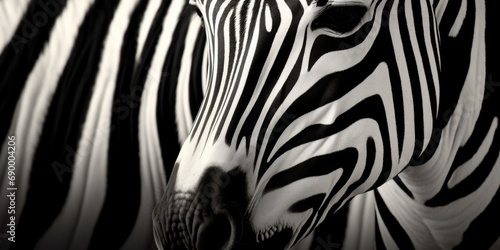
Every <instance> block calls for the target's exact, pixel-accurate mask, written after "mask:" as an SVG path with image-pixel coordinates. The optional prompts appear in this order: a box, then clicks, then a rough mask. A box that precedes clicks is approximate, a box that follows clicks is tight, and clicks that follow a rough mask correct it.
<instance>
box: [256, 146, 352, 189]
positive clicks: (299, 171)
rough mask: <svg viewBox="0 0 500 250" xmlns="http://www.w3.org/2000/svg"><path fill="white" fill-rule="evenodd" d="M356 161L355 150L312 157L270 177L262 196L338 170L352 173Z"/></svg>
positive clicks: (348, 149) (350, 149) (349, 149)
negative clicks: (297, 182)
mask: <svg viewBox="0 0 500 250" xmlns="http://www.w3.org/2000/svg"><path fill="white" fill-rule="evenodd" d="M357 161H358V151H357V150H356V149H355V148H347V149H344V150H342V151H338V152H333V153H330V154H326V155H320V156H316V157H312V158H310V159H308V160H306V161H304V162H301V163H299V164H297V165H295V166H293V167H291V168H289V169H287V170H283V171H281V172H279V173H277V174H275V175H274V176H273V177H271V179H270V180H269V182H268V183H267V185H266V187H265V188H264V191H263V195H265V194H267V193H269V192H271V191H273V190H276V189H278V188H282V187H284V186H286V185H290V184H291V183H293V182H296V181H300V180H302V179H305V178H308V177H316V176H323V175H328V174H330V173H332V172H333V171H335V170H337V169H339V168H342V169H344V170H345V172H352V170H353V169H354V167H355V166H356V162H357Z"/></svg>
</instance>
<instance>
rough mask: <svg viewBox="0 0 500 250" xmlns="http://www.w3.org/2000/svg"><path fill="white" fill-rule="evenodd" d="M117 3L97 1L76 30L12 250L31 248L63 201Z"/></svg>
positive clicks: (36, 159)
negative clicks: (75, 37) (74, 40)
mask: <svg viewBox="0 0 500 250" xmlns="http://www.w3.org/2000/svg"><path fill="white" fill-rule="evenodd" d="M117 4H118V1H116V0H115V1H98V2H95V3H94V4H93V5H92V6H91V8H90V9H89V11H88V13H87V15H86V17H85V20H84V22H83V24H82V25H81V27H80V29H79V32H78V36H77V39H76V42H75V45H74V47H73V49H72V51H71V54H70V57H69V60H68V62H67V65H66V68H65V69H64V72H63V74H62V75H61V78H60V81H59V82H58V85H57V89H56V91H55V94H54V97H53V100H52V103H51V104H50V108H49V110H48V115H47V118H46V120H45V124H44V127H43V130H42V135H41V137H40V143H39V145H38V148H37V151H36V153H35V158H34V161H33V169H32V172H31V176H30V182H29V183H30V184H29V185H30V187H29V190H28V193H27V197H26V204H25V207H24V210H23V216H22V217H21V219H20V222H19V227H18V228H17V232H16V233H18V235H19V236H18V237H19V241H17V237H16V241H17V242H16V243H18V244H15V245H14V249H16V248H17V249H32V248H33V247H34V245H35V243H36V241H37V240H38V239H39V238H40V237H41V236H42V235H43V233H44V232H45V231H46V230H47V229H48V227H49V226H50V225H51V223H52V222H53V221H54V219H55V218H56V216H57V215H58V214H59V213H60V211H61V209H62V207H63V205H64V203H65V201H66V198H67V197H66V196H67V194H68V191H69V185H70V182H71V179H72V178H73V176H72V168H73V165H74V161H75V159H76V153H75V152H76V151H77V149H78V142H79V139H80V136H81V129H82V125H83V124H84V122H85V117H86V112H87V109H88V104H89V101H90V98H91V95H92V88H93V86H94V83H95V77H96V75H97V72H98V65H99V61H100V60H101V52H102V49H103V44H104V41H105V37H106V35H107V33H108V28H109V24H110V22H111V19H112V18H113V16H114V11H115V9H116V6H117ZM83 153H85V152H83ZM103 167H104V166H103ZM47 192H49V193H50V195H47ZM49 200H50V202H48V201H49ZM16 236H17V235H16Z"/></svg>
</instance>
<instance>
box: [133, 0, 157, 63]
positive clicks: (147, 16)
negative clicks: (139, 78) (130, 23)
mask: <svg viewBox="0 0 500 250" xmlns="http://www.w3.org/2000/svg"><path fill="white" fill-rule="evenodd" d="M161 2H162V1H161V0H149V2H148V6H147V8H146V12H144V16H143V21H142V22H141V25H140V29H139V38H138V39H137V52H136V55H135V61H136V63H138V62H139V59H140V56H141V54H142V51H143V48H144V43H145V42H146V38H147V36H148V34H149V33H150V31H151V25H152V24H153V20H154V17H155V16H156V14H157V12H158V11H159V8H160V5H161Z"/></svg>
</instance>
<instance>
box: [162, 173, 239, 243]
mask: <svg viewBox="0 0 500 250" xmlns="http://www.w3.org/2000/svg"><path fill="white" fill-rule="evenodd" d="M174 179H175V178H171V181H172V180H174ZM242 180H243V181H242ZM244 180H245V178H244V175H242V172H240V171H237V172H231V173H226V172H224V171H222V170H220V169H219V168H216V167H211V168H209V169H208V170H207V171H206V172H205V174H204V175H203V177H202V178H201V179H200V182H199V185H198V187H197V188H196V190H194V191H192V192H177V191H175V190H173V188H172V187H174V186H175V185H173V183H169V187H167V192H166V194H165V195H164V197H163V198H162V200H161V201H160V203H159V204H158V205H157V206H156V207H155V209H154V211H153V216H154V233H155V241H156V244H157V246H158V247H159V248H160V249H176V250H181V249H197V250H204V249H207V250H208V249H213V250H215V249H231V248H233V246H234V245H235V244H236V242H238V241H239V240H240V239H241V235H242V231H243V229H242V228H243V212H242V211H245V209H246V204H247V201H246V193H245V188H246V186H245V185H246V184H245V181H244Z"/></svg>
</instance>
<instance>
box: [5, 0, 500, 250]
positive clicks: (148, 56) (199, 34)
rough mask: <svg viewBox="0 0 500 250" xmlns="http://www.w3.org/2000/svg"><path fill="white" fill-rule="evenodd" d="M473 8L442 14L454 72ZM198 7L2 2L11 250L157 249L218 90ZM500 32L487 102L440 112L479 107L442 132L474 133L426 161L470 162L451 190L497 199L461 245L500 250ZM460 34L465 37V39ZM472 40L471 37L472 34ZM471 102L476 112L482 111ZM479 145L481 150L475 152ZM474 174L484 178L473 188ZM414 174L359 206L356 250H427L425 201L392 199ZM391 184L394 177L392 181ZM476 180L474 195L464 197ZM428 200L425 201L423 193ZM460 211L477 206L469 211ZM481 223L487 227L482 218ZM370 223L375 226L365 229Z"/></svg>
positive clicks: (459, 94) (463, 97)
mask: <svg viewBox="0 0 500 250" xmlns="http://www.w3.org/2000/svg"><path fill="white" fill-rule="evenodd" d="M221 2H222V1H221ZM318 2H319V1H318ZM470 2H473V1H462V3H463V4H462V5H460V4H457V2H455V3H453V4H457V5H451V3H448V1H433V4H434V5H436V6H437V5H442V6H447V4H449V7H447V8H444V7H443V11H444V9H449V14H447V15H444V17H443V20H442V21H441V23H442V24H441V26H442V29H443V30H446V29H449V30H451V31H450V33H449V38H448V35H447V34H445V33H442V34H441V37H440V41H441V44H444V45H446V46H450V47H443V48H441V49H442V51H441V54H442V59H441V60H443V62H442V64H443V65H445V62H444V61H447V62H449V61H453V60H455V59H454V58H452V57H450V56H451V54H453V53H457V51H460V50H464V51H468V50H470V48H468V47H467V45H470V44H462V43H461V42H460V39H457V40H458V41H459V42H456V43H455V42H454V41H455V40H454V39H453V38H456V37H457V35H456V34H462V33H460V32H457V29H458V28H454V27H455V26H456V25H455V26H453V24H455V23H459V22H458V21H456V20H462V19H460V18H455V17H456V16H458V17H461V16H462V17H463V16H464V15H466V13H467V15H469V13H471V11H466V12H464V8H465V7H464V5H465V3H470ZM478 2H480V1H478ZM490 2H491V1H490ZM490 2H488V4H487V5H486V7H484V5H481V6H483V8H484V9H485V11H486V13H487V15H486V21H485V22H486V24H490V23H498V18H497V17H496V15H494V14H489V13H495V12H494V11H495V10H498V8H496V6H494V3H492V4H491V5H490ZM188 4H189V3H188V1H187V0H172V1H159V0H130V1H117V0H110V1H92V0H85V1H83V0H79V1H76V0H73V1H72V0H45V1H34V0H33V1H28V0H19V1H10V0H4V1H2V2H0V29H1V30H0V32H1V33H0V48H2V50H1V52H2V53H1V55H0V115H1V119H2V121H1V123H0V132H1V134H0V136H1V137H0V138H2V140H3V141H2V149H1V154H0V159H2V160H0V170H1V172H0V183H1V189H0V195H1V197H2V199H0V209H1V210H0V212H1V213H3V214H2V216H0V223H1V224H0V225H2V227H3V225H6V224H8V223H9V221H10V218H9V216H5V215H6V214H5V213H4V211H8V210H9V208H8V207H9V206H10V205H9V200H8V199H3V198H4V197H6V196H7V195H8V194H9V192H10V191H9V190H8V189H7V188H8V186H9V181H8V180H9V179H8V171H7V169H8V164H7V160H4V159H7V158H8V156H9V153H8V152H9V150H8V143H7V142H8V141H9V137H12V136H14V137H15V143H16V148H15V157H16V169H15V187H16V188H17V190H16V192H15V193H16V200H15V201H16V202H15V218H16V220H15V223H16V230H15V236H16V237H15V241H16V242H15V243H13V244H11V242H10V241H9V240H7V237H8V236H10V235H8V234H3V233H4V232H7V231H8V229H7V227H6V228H5V231H3V230H2V231H0V240H1V242H0V246H1V247H4V246H9V245H10V247H11V249H32V248H35V249H95V248H108V249H118V248H121V249H148V248H149V247H150V245H151V242H152V235H153V231H152V227H153V225H152V221H151V211H152V209H153V206H154V205H155V204H157V203H158V202H159V201H160V197H161V195H162V194H163V192H164V191H165V187H166V185H167V180H168V178H169V177H170V173H171V171H172V167H173V166H174V162H175V160H176V157H177V154H178V152H179V149H180V145H181V143H182V142H183V141H184V140H185V139H186V138H187V137H188V135H189V130H190V129H191V127H192V125H193V121H194V116H195V115H196V114H197V113H198V108H199V107H200V105H201V103H202V99H203V93H205V92H206V90H207V88H208V87H207V86H206V85H207V82H208V80H207V79H206V78H207V75H209V72H208V71H209V68H208V67H207V65H208V60H209V59H208V58H207V54H208V48H207V47H206V46H205V45H206V37H205V33H204V29H205V28H204V27H203V25H202V21H201V19H200V18H198V17H196V16H195V15H194V14H193V13H192V12H191V11H188V10H186V9H187V8H188ZM380 6H382V5H380ZM465 6H468V5H465ZM446 13H448V10H447V11H446ZM472 13H481V12H480V11H477V12H472ZM441 14H442V13H441ZM416 16H418V15H416ZM477 19H481V18H476V19H474V20H472V21H471V19H470V18H463V20H464V23H465V25H463V27H469V26H470V25H471V24H470V23H472V24H474V23H476V22H481V21H477ZM467 21H468V22H469V23H468V22H467ZM483 22H484V20H483ZM491 30H495V28H494V27H491V26H488V25H486V29H485V33H486V34H487V36H486V37H487V41H488V43H487V44H486V49H487V53H486V55H483V56H485V60H486V61H487V64H486V68H484V69H483V70H484V72H483V73H482V74H480V75H477V76H476V77H477V78H478V79H479V80H477V81H478V82H479V83H480V84H478V86H479V87H478V90H479V92H477V93H481V90H482V92H483V95H481V96H472V98H471V97H468V96H467V94H471V93H467V92H465V91H463V90H462V89H466V90H467V88H447V89H446V90H447V91H449V92H447V93H446V95H444V94H443V95H442V96H444V97H443V100H441V104H440V106H442V107H448V108H449V109H443V110H442V111H441V112H442V113H443V114H442V115H446V116H447V117H448V118H450V117H460V116H461V114H456V110H457V107H459V108H463V107H469V108H470V109H462V110H463V111H464V112H465V111H467V114H468V115H469V114H470V115H471V116H473V117H474V118H475V119H474V122H473V123H471V124H468V125H467V126H468V127H467V126H465V127H463V128H462V126H464V125H462V124H460V123H450V120H452V119H447V120H443V121H441V122H442V124H438V125H437V127H439V128H448V127H454V128H460V129H461V130H463V131H461V132H460V133H457V134H451V135H449V136H456V135H461V136H463V138H462V139H463V140H464V143H463V144H462V145H449V144H447V143H446V140H444V139H442V138H443V136H442V131H439V133H438V132H436V133H435V134H434V133H433V134H431V136H430V138H431V139H432V140H430V141H431V142H434V143H435V144H434V145H433V146H435V148H434V149H431V148H428V149H429V151H426V152H424V153H423V154H424V155H427V156H428V158H429V159H425V162H428V161H430V160H431V161H432V159H433V157H432V156H434V155H438V154H440V153H442V152H445V151H446V150H445V149H447V148H450V149H453V150H451V151H450V152H454V153H453V154H457V155H459V157H457V158H456V160H455V161H453V162H439V164H443V165H446V166H448V167H449V168H451V169H453V170H455V169H461V170H459V171H462V172H458V174H456V175H454V176H452V174H453V171H450V172H449V174H448V175H446V174H445V175H444V177H443V178H444V181H446V182H448V183H451V184H449V186H450V187H458V188H459V189H460V190H462V189H466V193H471V192H474V193H479V194H483V195H484V196H481V197H484V198H483V200H477V202H479V203H481V204H485V205H484V206H481V207H479V206H478V208H477V211H475V212H474V213H473V216H474V217H473V218H468V220H472V223H471V224H470V227H468V228H460V229H457V230H459V231H460V232H461V233H464V235H465V236H464V241H463V242H461V244H462V246H464V247H466V246H474V245H476V244H477V245H479V246H484V247H492V248H493V249H496V248H498V246H499V245H500V243H499V242H498V235H499V234H500V233H499V232H498V227H495V226H494V227H493V228H494V229H496V231H495V230H493V231H491V232H488V233H483V231H481V230H478V229H477V228H478V227H481V226H483V225H484V224H485V223H487V222H490V223H492V224H493V225H495V223H498V221H499V219H498V215H497V212H496V211H498V207H499V204H498V203H499V198H498V193H499V192H498V185H499V183H498V181H497V180H498V179H500V178H499V177H498V173H497V172H498V171H496V172H495V171H494V170H498V169H499V168H498V164H496V162H495V160H496V159H497V158H498V151H499V150H498V149H499V143H498V139H497V136H498V135H497V128H496V127H497V125H496V124H497V120H496V119H497V118H496V117H498V115H499V114H498V113H499V112H498V108H496V107H498V100H499V98H498V97H497V96H498V93H497V91H496V90H497V87H498V84H497V82H496V80H497V79H498V78H497V76H496V75H495V74H496V70H497V69H498V63H497V62H496V61H495V58H498V57H497V56H498V50H497V49H496V47H495V45H496V44H498V42H497V41H496V40H495V38H494V37H493V36H492V35H490V34H494V32H492V31H491ZM452 31H455V32H456V33H455V36H453V34H452V33H453V32H452ZM466 36H471V34H468V33H466ZM458 37H459V38H460V36H458ZM447 39H448V40H447ZM444 45H443V46H444ZM476 56H477V55H475V54H472V56H471V58H468V57H467V58H466V59H465V61H471V62H476V61H475V57H476ZM470 67H472V66H471V65H467V66H465V67H462V68H460V69H461V70H458V69H459V68H453V67H451V66H450V67H449V68H443V70H442V71H443V75H444V74H446V77H444V76H443V78H444V79H447V78H448V77H451V79H452V80H450V82H449V83H448V84H449V85H453V84H458V85H459V86H460V85H465V86H467V85H466V84H464V82H465V83H467V82H470V81H474V79H470V78H467V79H465V78H464V76H463V74H459V73H465V72H468V71H467V69H469V68H470ZM461 71H463V72H461ZM471 77H474V75H473V76H471ZM449 87H450V86H449ZM475 97H478V99H480V100H483V101H482V103H481V104H480V105H478V104H477V103H476V102H474V101H476V99H474V98H475ZM468 101H471V102H473V104H474V105H471V106H469V104H471V103H469V102H468ZM484 107H486V108H484ZM446 111H449V112H448V113H446ZM454 114H455V115H454ZM444 131H445V132H447V131H449V130H446V129H445V130H444ZM445 138H446V137H445ZM468 138H471V139H470V140H465V139H468ZM443 141H444V142H443ZM465 142H467V143H465ZM443 148H445V149H443ZM438 150H439V151H438ZM441 150H444V151H441ZM446 152H448V151H446ZM476 152H480V154H476ZM482 153H484V154H482ZM486 156H487V157H486ZM434 158H436V157H434ZM483 159H484V162H486V163H485V164H482V165H479V166H478V165H474V164H472V165H471V164H466V163H469V162H472V163H475V162H483ZM486 159H488V160H486ZM419 160H423V159H419ZM415 163H419V164H415V165H421V163H420V162H415ZM423 166H426V165H425V164H424V165H423ZM429 166H431V165H430V164H429ZM462 166H466V167H462ZM467 166H469V167H467ZM493 166H495V168H493ZM469 173H475V174H472V175H470V176H471V178H465V176H467V175H468V174H469ZM406 174H408V175H410V174H411V168H410V169H408V170H406V171H405V172H404V174H403V175H402V176H401V177H396V179H394V181H389V182H387V183H386V184H385V185H384V186H382V187H380V188H379V190H378V191H377V192H370V193H368V194H366V195H361V196H358V197H357V198H355V199H354V200H353V201H352V202H351V204H352V205H351V208H352V209H351V211H350V213H349V221H350V223H349V226H348V230H347V231H346V234H347V235H346V239H347V240H346V241H345V243H344V246H345V248H347V249H353V248H364V247H365V246H364V245H363V244H364V243H363V242H364V241H361V242H359V239H363V240H366V239H372V238H377V239H376V240H375V239H374V240H373V242H376V243H377V244H378V247H382V245H386V247H387V248H394V247H396V246H397V247H399V248H406V247H408V246H411V245H412V244H415V245H417V243H418V242H419V240H425V239H426V237H421V238H418V237H417V236H415V234H413V232H411V230H410V229H412V228H411V226H410V228H408V225H405V224H404V223H398V221H400V222H405V220H404V219H402V218H401V216H403V217H405V216H407V215H408V214H405V212H404V211H399V210H397V208H396V206H395V205H396V204H397V203H401V202H404V203H408V204H409V203H411V202H412V200H418V199H419V196H418V195H419V194H417V193H414V192H412V193H411V194H412V195H407V196H401V194H400V193H395V194H394V193H391V191H384V190H394V189H393V188H392V189H391V187H392V186H398V187H402V186H409V188H411V186H412V185H413V186H419V185H421V184H420V183H418V180H417V181H416V182H415V183H408V181H407V179H405V175H406ZM428 174H429V175H430V176H434V175H436V176H437V175H439V173H434V172H429V173H428ZM389 175H391V176H390V177H392V173H391V174H389ZM389 175H388V176H385V177H386V178H388V177H389ZM440 176H441V175H440ZM422 178H423V179H425V178H427V177H426V176H424V177H422ZM464 180H465V181H466V182H464V184H462V183H461V181H464ZM422 181H423V180H422ZM488 181H489V182H492V183H489V182H488ZM483 183H486V184H483ZM495 185H496V188H495ZM491 187H493V188H491ZM429 188H432V187H429ZM401 190H404V189H403V188H401ZM411 190H412V191H413V190H415V189H411ZM455 190H456V189H453V188H450V191H447V190H446V189H445V188H444V186H443V190H440V192H438V195H439V196H436V197H437V198H435V199H434V200H430V201H429V203H427V204H426V205H428V206H429V208H432V207H440V205H442V204H440V202H443V199H442V197H451V198H450V199H452V200H455V199H458V198H460V197H457V196H456V194H455V193H454V191H455ZM467 190H469V191H467ZM426 191H427V190H426V189H422V193H425V192H426ZM412 196H413V197H412ZM408 199H409V200H408ZM374 200H376V201H377V203H376V204H377V205H375V202H374ZM445 200H446V199H445ZM462 200H466V199H462ZM475 201H476V200H475ZM490 201H491V202H490ZM433 202H436V203H433ZM445 202H446V201H445ZM448 202H450V201H448ZM385 203H387V204H386V205H385V206H384V204H385ZM460 207H463V205H457V208H460ZM452 211H454V213H451V212H452ZM448 213H449V216H460V211H459V210H456V208H451V209H449V208H446V207H445V209H443V210H442V211H438V212H437V214H436V216H438V217H442V216H444V215H446V214H448ZM477 214H481V216H478V217H476V215H477ZM361 215H362V216H361ZM363 216H364V217H363ZM356 217H363V219H362V220H360V219H353V218H356ZM365 217H366V218H365ZM373 218H377V221H378V224H381V222H380V221H383V225H384V226H382V227H377V228H379V229H378V230H373V232H371V230H370V229H368V228H375V227H373V225H372V224H374V222H372V221H373ZM336 221H338V220H335V221H334V222H336ZM334 222H333V223H334ZM325 225H329V223H325ZM2 229H3V228H2ZM380 230H382V231H380ZM324 231H325V232H324V234H325V235H323V236H319V237H318V238H313V241H314V242H313V244H316V246H313V247H312V248H311V249H319V248H318V247H321V246H322V242H324V241H325V240H327V239H329V237H330V236H331V235H332V231H331V228H329V227H326V229H325V230H324ZM365 231H369V232H368V233H367V234H368V235H370V236H366V237H365V235H363V234H362V233H360V232H365ZM407 231H408V232H407ZM427 233H428V232H427ZM478 233H479V234H485V235H486V240H485V241H481V242H469V241H471V240H473V239H474V237H475V236H477V234H478ZM341 234H343V232H342V233H341ZM424 234H425V233H424ZM424 236H425V235H424ZM426 236H428V235H426ZM159 243H161V242H159ZM357 244H361V245H357ZM458 244H460V242H458V243H457V245H458ZM334 246H335V247H338V245H334ZM417 246H418V245H417ZM441 247H444V248H447V246H443V245H441ZM2 249H3V248H2Z"/></svg>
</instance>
